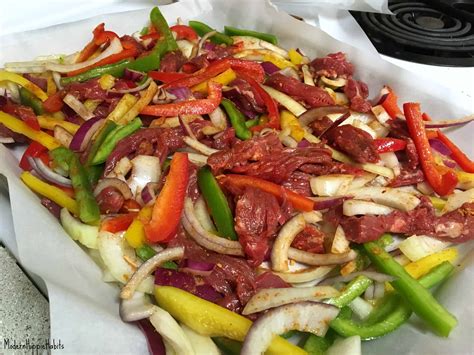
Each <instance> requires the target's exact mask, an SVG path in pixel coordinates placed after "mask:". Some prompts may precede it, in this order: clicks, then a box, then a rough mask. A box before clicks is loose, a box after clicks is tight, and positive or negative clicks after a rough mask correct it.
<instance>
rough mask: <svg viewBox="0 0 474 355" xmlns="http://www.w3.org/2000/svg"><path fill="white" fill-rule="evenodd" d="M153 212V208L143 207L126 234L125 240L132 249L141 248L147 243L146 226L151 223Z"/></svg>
mask: <svg viewBox="0 0 474 355" xmlns="http://www.w3.org/2000/svg"><path fill="white" fill-rule="evenodd" d="M152 212H153V208H152V206H146V207H143V208H142V209H141V210H140V212H138V216H137V217H136V218H135V219H134V221H133V222H132V224H130V226H129V227H128V229H127V231H126V232H125V236H124V238H125V239H126V240H127V242H128V244H130V246H131V247H132V248H135V249H137V248H140V247H141V246H143V244H144V243H145V240H146V235H145V228H144V225H145V223H148V222H149V221H150V219H151V214H152Z"/></svg>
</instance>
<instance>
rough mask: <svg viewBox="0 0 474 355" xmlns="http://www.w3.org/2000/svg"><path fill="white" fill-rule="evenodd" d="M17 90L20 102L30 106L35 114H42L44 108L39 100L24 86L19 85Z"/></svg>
mask: <svg viewBox="0 0 474 355" xmlns="http://www.w3.org/2000/svg"><path fill="white" fill-rule="evenodd" d="M19 91H20V102H21V104H22V105H25V106H28V107H31V108H32V109H33V111H34V112H35V114H36V115H42V114H43V112H44V108H43V103H42V102H41V100H40V99H38V98H37V97H36V96H35V95H33V94H32V93H31V92H30V91H28V90H27V89H25V88H24V87H21V88H20V90H19Z"/></svg>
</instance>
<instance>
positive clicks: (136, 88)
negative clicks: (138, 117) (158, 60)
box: [107, 78, 153, 94]
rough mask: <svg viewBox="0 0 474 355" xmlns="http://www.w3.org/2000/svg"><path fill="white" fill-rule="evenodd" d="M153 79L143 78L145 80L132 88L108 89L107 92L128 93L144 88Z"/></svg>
mask: <svg viewBox="0 0 474 355" xmlns="http://www.w3.org/2000/svg"><path fill="white" fill-rule="evenodd" d="M152 81H153V79H152V78H148V79H146V80H145V82H144V83H143V84H141V85H138V86H135V87H134V88H131V89H124V90H113V89H111V90H108V91H107V92H108V93H113V94H127V93H128V94H130V93H134V92H138V91H142V90H145V89H146V88H147V87H148V86H150V84H151V82H152Z"/></svg>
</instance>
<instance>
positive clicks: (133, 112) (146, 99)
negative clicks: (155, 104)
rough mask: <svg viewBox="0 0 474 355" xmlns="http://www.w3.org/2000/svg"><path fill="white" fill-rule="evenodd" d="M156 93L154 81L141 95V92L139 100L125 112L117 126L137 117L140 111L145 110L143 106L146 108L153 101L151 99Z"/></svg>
mask: <svg viewBox="0 0 474 355" xmlns="http://www.w3.org/2000/svg"><path fill="white" fill-rule="evenodd" d="M157 91H158V85H156V83H155V82H154V81H152V82H151V83H150V85H149V86H148V88H147V89H146V91H145V92H144V93H143V92H141V93H140V95H141V97H140V99H139V100H138V101H137V102H136V103H135V104H134V105H133V106H132V107H131V108H130V110H128V111H127V113H126V114H125V115H123V116H122V117H121V118H120V119H119V120H118V123H119V124H123V125H125V124H127V123H129V122H131V121H132V120H133V119H134V118H135V117H137V116H138V115H139V114H140V111H141V110H143V109H144V108H145V106H148V104H149V103H150V102H151V100H153V97H154V96H155V94H156V93H157Z"/></svg>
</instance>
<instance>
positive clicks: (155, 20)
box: [150, 6, 178, 51]
mask: <svg viewBox="0 0 474 355" xmlns="http://www.w3.org/2000/svg"><path fill="white" fill-rule="evenodd" d="M150 21H151V23H152V24H153V27H155V29H156V30H157V31H158V32H160V34H161V35H162V36H163V37H164V39H165V42H166V45H167V47H168V51H175V50H177V49H178V45H177V44H176V41H175V39H174V37H173V34H172V33H171V30H170V28H169V26H168V23H167V22H166V20H165V18H164V17H163V14H162V13H161V11H160V9H159V8H158V7H156V6H155V7H154V8H153V9H152V10H151V12H150Z"/></svg>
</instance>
